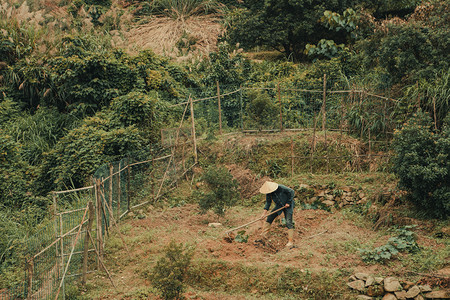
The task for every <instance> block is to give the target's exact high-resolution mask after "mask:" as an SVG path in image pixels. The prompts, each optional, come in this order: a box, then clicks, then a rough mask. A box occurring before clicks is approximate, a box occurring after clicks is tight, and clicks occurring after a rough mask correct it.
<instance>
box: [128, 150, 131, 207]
mask: <svg viewBox="0 0 450 300" xmlns="http://www.w3.org/2000/svg"><path fill="white" fill-rule="evenodd" d="M127 161H128V166H127V172H128V176H127V210H128V212H130V211H131V166H130V159H129V158H128V160H127Z"/></svg>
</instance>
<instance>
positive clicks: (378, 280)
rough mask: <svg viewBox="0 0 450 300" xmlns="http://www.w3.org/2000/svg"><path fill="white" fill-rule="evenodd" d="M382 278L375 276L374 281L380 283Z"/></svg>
mask: <svg viewBox="0 0 450 300" xmlns="http://www.w3.org/2000/svg"><path fill="white" fill-rule="evenodd" d="M383 280H384V278H383V277H375V282H376V283H378V284H381V283H382V282H383Z"/></svg>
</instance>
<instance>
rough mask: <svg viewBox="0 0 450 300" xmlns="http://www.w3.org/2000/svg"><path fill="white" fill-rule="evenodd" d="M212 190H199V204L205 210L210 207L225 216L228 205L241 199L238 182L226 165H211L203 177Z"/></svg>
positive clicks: (197, 195)
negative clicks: (206, 191) (204, 191)
mask: <svg viewBox="0 0 450 300" xmlns="http://www.w3.org/2000/svg"><path fill="white" fill-rule="evenodd" d="M202 179H203V181H204V182H205V183H206V185H207V186H208V188H209V190H210V192H208V193H203V192H197V193H196V194H195V195H194V196H196V197H198V198H199V206H200V208H201V209H202V211H203V212H206V211H207V210H209V209H212V210H214V212H215V213H216V214H217V215H219V216H223V215H224V214H225V210H226V208H227V207H231V206H233V205H234V204H235V203H236V202H237V200H238V199H239V191H238V183H237V181H236V180H235V179H234V178H233V176H232V175H231V174H230V172H228V170H227V169H226V168H225V167H216V166H211V167H209V168H208V170H207V171H206V172H205V174H204V175H203V177H202Z"/></svg>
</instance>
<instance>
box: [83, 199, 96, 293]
mask: <svg viewBox="0 0 450 300" xmlns="http://www.w3.org/2000/svg"><path fill="white" fill-rule="evenodd" d="M88 207H89V219H88V224H87V228H86V234H85V236H84V249H83V272H82V277H81V284H82V285H85V284H86V275H87V263H88V255H89V239H88V237H89V233H90V232H91V230H92V223H93V222H94V215H95V212H94V204H93V203H92V201H89V203H88Z"/></svg>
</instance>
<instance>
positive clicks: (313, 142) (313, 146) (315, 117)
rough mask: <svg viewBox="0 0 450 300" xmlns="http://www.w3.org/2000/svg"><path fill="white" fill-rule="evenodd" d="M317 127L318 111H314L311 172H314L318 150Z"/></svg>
mask: <svg viewBox="0 0 450 300" xmlns="http://www.w3.org/2000/svg"><path fill="white" fill-rule="evenodd" d="M316 127H317V116H316V111H314V130H313V136H312V145H311V173H312V172H313V163H314V151H316Z"/></svg>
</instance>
